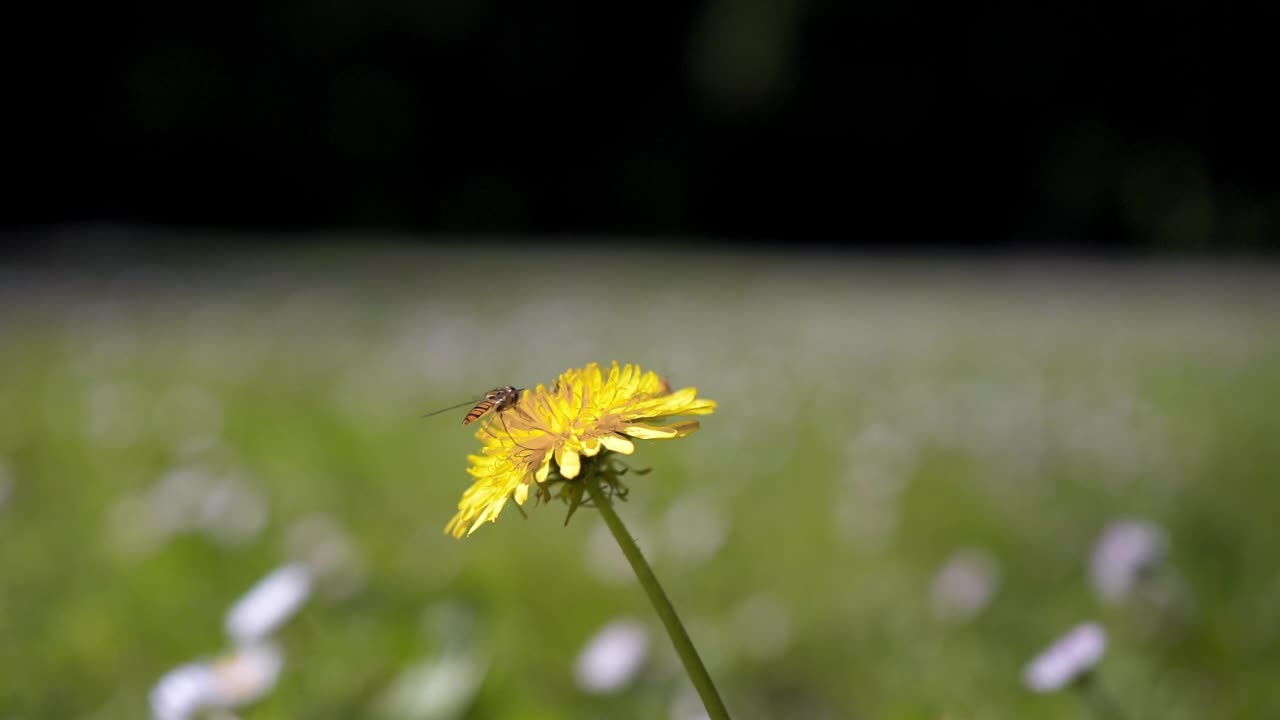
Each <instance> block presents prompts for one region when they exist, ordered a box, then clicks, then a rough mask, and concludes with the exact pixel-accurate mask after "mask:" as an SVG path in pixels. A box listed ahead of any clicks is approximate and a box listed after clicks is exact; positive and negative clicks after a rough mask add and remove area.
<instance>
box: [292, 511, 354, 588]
mask: <svg viewBox="0 0 1280 720" xmlns="http://www.w3.org/2000/svg"><path fill="white" fill-rule="evenodd" d="M285 546H286V551H287V552H288V555H289V557H291V558H293V559H294V560H295V561H297V562H300V563H302V564H303V565H305V566H306V568H307V569H308V570H310V571H311V576H312V578H313V579H314V580H315V583H316V586H317V587H316V590H317V592H318V593H320V594H321V595H323V596H325V597H327V598H329V599H331V600H340V599H342V598H346V597H349V596H351V595H352V594H354V593H355V592H357V591H358V590H359V589H360V587H361V586H362V585H364V572H363V570H362V568H361V565H360V562H359V558H358V557H357V556H356V553H355V550H354V549H353V548H352V546H351V543H350V541H348V540H347V536H346V533H344V532H343V531H342V528H341V527H339V525H338V523H337V522H336V521H334V520H333V518H331V517H329V516H327V515H321V514H316V515H309V516H307V517H304V518H302V519H301V520H298V521H297V522H295V523H293V524H292V525H290V526H289V530H288V532H287V533H286V535H285Z"/></svg>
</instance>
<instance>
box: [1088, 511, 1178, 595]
mask: <svg viewBox="0 0 1280 720" xmlns="http://www.w3.org/2000/svg"><path fill="white" fill-rule="evenodd" d="M1167 547H1168V542H1167V540H1166V537H1165V534H1164V531H1163V530H1161V529H1160V528H1159V527H1157V526H1155V525H1153V524H1151V523H1148V522H1143V521H1140V520H1124V521H1121V522H1115V523H1112V524H1111V525H1109V526H1107V528H1106V530H1104V531H1103V533H1102V536H1101V537H1099V538H1098V542H1097V544H1096V545H1094V548H1093V558H1092V559H1091V560H1090V563H1089V575H1090V577H1091V578H1092V580H1093V587H1094V589H1095V590H1096V591H1097V592H1098V595H1099V596H1101V597H1102V599H1103V600H1106V601H1107V602H1113V603H1114V602H1119V601H1121V600H1123V599H1125V598H1126V597H1128V596H1129V594H1130V593H1131V592H1132V591H1133V590H1134V589H1135V588H1136V587H1137V585H1138V584H1139V583H1140V582H1141V581H1142V580H1143V578H1144V577H1147V576H1149V574H1150V573H1151V571H1152V570H1154V569H1155V568H1156V567H1157V566H1158V565H1159V564H1160V562H1161V561H1163V560H1164V556H1165V552H1166V549H1167Z"/></svg>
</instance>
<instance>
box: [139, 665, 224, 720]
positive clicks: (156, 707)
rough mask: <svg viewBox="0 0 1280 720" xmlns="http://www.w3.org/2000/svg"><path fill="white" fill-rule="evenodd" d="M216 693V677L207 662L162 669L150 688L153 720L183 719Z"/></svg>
mask: <svg viewBox="0 0 1280 720" xmlns="http://www.w3.org/2000/svg"><path fill="white" fill-rule="evenodd" d="M217 696H218V678H217V676H216V675H215V674H214V672H213V668H211V667H209V665H208V664H206V663H188V664H186V665H180V666H178V667H176V668H174V669H173V670H170V671H169V672H167V673H165V674H164V675H163V676H162V677H161V678H160V679H159V680H158V681H156V684H155V686H154V687H152V688H151V694H150V696H149V700H150V702H151V717H152V718H154V720H186V719H187V718H190V717H192V716H194V715H195V714H196V713H197V712H199V711H200V710H201V709H202V708H205V707H208V706H209V705H212V704H213V702H214V699H215V698H216V697H217Z"/></svg>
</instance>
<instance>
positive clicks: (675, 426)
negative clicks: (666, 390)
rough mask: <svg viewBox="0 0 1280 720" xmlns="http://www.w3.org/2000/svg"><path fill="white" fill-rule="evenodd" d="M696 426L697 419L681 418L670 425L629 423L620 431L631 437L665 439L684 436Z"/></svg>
mask: <svg viewBox="0 0 1280 720" xmlns="http://www.w3.org/2000/svg"><path fill="white" fill-rule="evenodd" d="M698 427H699V426H698V421H697V420H682V421H680V422H677V423H672V424H670V425H645V424H643V423H630V424H628V425H627V426H626V427H624V428H623V429H622V431H623V432H624V433H626V434H628V435H630V436H631V437H634V438H640V439H641V440H667V439H670V438H678V437H684V436H685V435H688V434H689V433H691V432H693V431H694V430H697V429H698Z"/></svg>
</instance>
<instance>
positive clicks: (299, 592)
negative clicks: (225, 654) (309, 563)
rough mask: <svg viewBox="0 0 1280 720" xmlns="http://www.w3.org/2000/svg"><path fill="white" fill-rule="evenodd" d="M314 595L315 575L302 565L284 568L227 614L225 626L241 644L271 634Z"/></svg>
mask: <svg viewBox="0 0 1280 720" xmlns="http://www.w3.org/2000/svg"><path fill="white" fill-rule="evenodd" d="M310 594H311V573H309V572H308V571H307V569H306V567H304V566H302V565H300V564H296V563H294V564H290V565H283V566H281V567H279V568H277V569H275V570H274V571H272V572H271V573H270V574H269V575H267V576H266V577H264V578H262V579H261V580H259V581H258V583H257V584H256V585H254V586H253V587H252V588H250V589H249V592H247V593H245V594H244V595H243V596H242V597H241V598H240V599H239V600H237V601H236V602H235V604H234V605H232V606H231V609H229V610H228V611H227V615H226V620H225V622H224V627H225V629H226V631H227V634H228V635H229V636H231V637H232V638H233V639H235V640H236V641H238V642H241V643H246V642H252V641H254V640H259V639H261V638H264V637H266V636H267V635H270V634H271V633H272V632H273V631H275V629H276V628H278V627H280V626H281V625H283V624H284V622H285V621H286V620H288V619H289V618H291V617H293V615H294V613H296V612H297V611H298V608H300V607H301V606H302V603H304V602H305V601H306V599H307V597H308V596H309V595H310Z"/></svg>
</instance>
